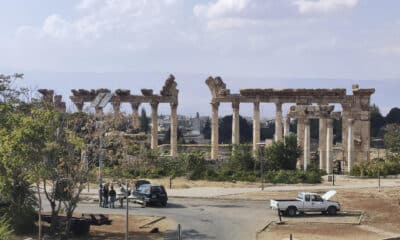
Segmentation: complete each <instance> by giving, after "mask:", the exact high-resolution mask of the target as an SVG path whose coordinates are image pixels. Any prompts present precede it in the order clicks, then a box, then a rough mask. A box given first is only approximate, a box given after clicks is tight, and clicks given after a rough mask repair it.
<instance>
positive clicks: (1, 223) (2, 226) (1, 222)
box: [0, 217, 13, 240]
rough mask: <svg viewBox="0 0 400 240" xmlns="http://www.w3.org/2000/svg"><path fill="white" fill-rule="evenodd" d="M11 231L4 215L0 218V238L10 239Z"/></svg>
mask: <svg viewBox="0 0 400 240" xmlns="http://www.w3.org/2000/svg"><path fill="white" fill-rule="evenodd" d="M12 233H13V231H12V229H11V226H10V223H9V221H7V220H6V219H5V218H4V217H3V218H1V219H0V239H2V240H9V239H11V234H12Z"/></svg>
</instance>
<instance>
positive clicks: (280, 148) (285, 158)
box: [263, 135, 302, 171]
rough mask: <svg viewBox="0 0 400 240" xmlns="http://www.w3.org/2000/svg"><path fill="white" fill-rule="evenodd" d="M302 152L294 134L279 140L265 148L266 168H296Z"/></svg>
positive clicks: (267, 169)
mask: <svg viewBox="0 0 400 240" xmlns="http://www.w3.org/2000/svg"><path fill="white" fill-rule="evenodd" d="M301 153H302V150H301V148H300V147H299V146H298V145H297V138H296V136H294V135H291V136H287V137H285V139H284V141H277V142H274V143H272V145H271V146H269V147H267V149H266V150H265V154H263V156H265V158H266V159H265V168H264V169H265V170H266V171H270V170H282V169H283V170H295V169H296V164H297V159H298V158H299V157H300V155H301Z"/></svg>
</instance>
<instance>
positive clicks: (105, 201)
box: [103, 183, 109, 208]
mask: <svg viewBox="0 0 400 240" xmlns="http://www.w3.org/2000/svg"><path fill="white" fill-rule="evenodd" d="M108 196H109V190H108V183H107V184H105V185H104V188H103V208H108Z"/></svg>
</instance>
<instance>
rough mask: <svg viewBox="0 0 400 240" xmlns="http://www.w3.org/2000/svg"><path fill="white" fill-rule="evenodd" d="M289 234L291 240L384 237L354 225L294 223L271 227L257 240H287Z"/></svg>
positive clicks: (344, 239) (373, 239)
mask: <svg viewBox="0 0 400 240" xmlns="http://www.w3.org/2000/svg"><path fill="white" fill-rule="evenodd" d="M290 234H293V235H292V237H293V238H292V239H293V240H339V239H340V240H377V239H383V237H384V236H381V235H379V234H376V233H373V232H369V231H366V230H364V229H361V228H358V227H357V226H354V225H342V224H300V223H296V224H287V225H279V226H278V225H271V226H270V227H269V228H268V230H266V231H265V232H263V233H261V234H259V235H258V236H257V239H258V240H267V239H268V240H269V239H274V240H281V239H282V240H283V239H285V240H286V239H287V240H289V239H290Z"/></svg>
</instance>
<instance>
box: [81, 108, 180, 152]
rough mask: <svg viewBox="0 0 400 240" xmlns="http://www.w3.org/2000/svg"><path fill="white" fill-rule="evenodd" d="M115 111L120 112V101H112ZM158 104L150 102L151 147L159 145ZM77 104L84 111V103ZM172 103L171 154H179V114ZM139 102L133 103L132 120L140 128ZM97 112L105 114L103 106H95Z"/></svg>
mask: <svg viewBox="0 0 400 240" xmlns="http://www.w3.org/2000/svg"><path fill="white" fill-rule="evenodd" d="M111 104H112V106H113V109H114V112H115V113H119V112H120V102H117V101H116V102H112V103H111ZM158 104H159V102H157V101H153V102H151V103H150V106H151V124H152V128H151V140H150V144H151V149H157V147H158ZM75 105H76V107H77V109H78V111H79V112H82V111H83V103H79V102H75ZM170 105H171V122H170V124H171V125H170V132H171V134H170V146H171V156H173V157H175V156H177V152H178V144H177V143H178V139H177V138H178V115H177V108H178V104H177V103H170ZM139 106H140V103H139V102H133V103H131V107H132V120H133V127H134V128H135V129H139V128H140V119H139ZM95 111H96V114H103V108H101V107H95Z"/></svg>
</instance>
